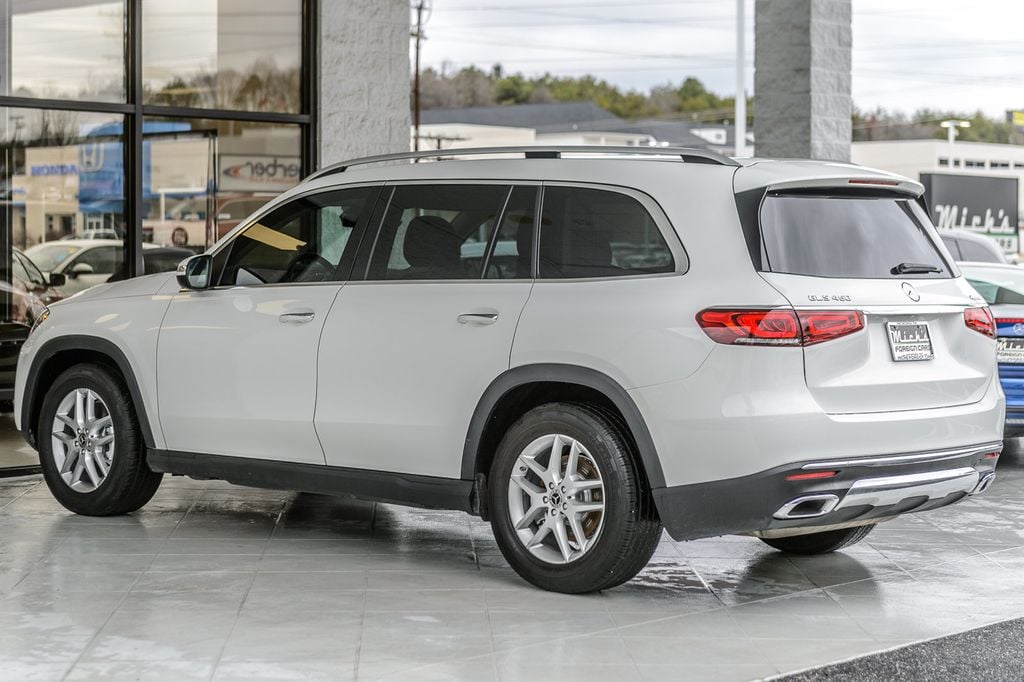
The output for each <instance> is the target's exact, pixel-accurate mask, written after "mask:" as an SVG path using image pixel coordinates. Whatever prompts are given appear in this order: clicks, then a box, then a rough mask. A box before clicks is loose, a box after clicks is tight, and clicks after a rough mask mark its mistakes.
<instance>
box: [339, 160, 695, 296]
mask: <svg viewBox="0 0 1024 682" xmlns="http://www.w3.org/2000/svg"><path fill="white" fill-rule="evenodd" d="M408 185H503V186H509V187H511V189H512V191H513V192H514V191H515V189H516V188H517V187H536V188H537V194H536V197H535V200H536V207H535V209H534V215H535V216H541V215H542V212H543V208H544V189H545V188H546V187H575V188H580V189H594V190H601V191H607V192H613V193H616V194H623V195H625V196H628V197H630V198H632V199H635V200H636V201H638V202H639V203H640V205H641V206H643V208H644V209H645V210H646V211H647V213H648V214H649V215H650V216H651V218H652V219H653V220H654V224H655V226H656V227H657V228H658V231H659V232H660V233H661V237H662V239H664V240H665V244H666V245H667V246H668V248H669V251H671V252H672V259H673V261H674V263H675V267H674V269H673V270H671V271H670V272H652V273H640V274H629V275H611V276H598V277H555V278H550V277H549V278H540V277H538V276H537V275H538V274H539V270H538V261H539V258H540V225H538V220H536V219H534V221H533V253H532V254H531V257H530V261H531V265H530V272H531V275H532V277H531V278H529V279H527V278H517V279H498V278H490V279H489V278H487V277H486V274H487V263H486V262H485V264H484V269H483V271H482V273H481V277H479V278H476V279H416V280H398V279H390V280H388V279H385V280H380V279H368V278H367V276H368V274H369V267H370V262H371V258H372V252H373V250H374V249H375V248H376V244H377V240H378V239H379V238H380V229H381V227H382V223H383V220H384V215H385V214H386V211H387V209H388V208H389V206H390V203H391V196H392V193H393V191H394V189H395V188H397V187H402V186H408ZM389 190H390V191H389ZM509 196H511V192H510V194H509ZM378 207H381V210H380V212H379V214H375V215H374V216H373V220H374V223H375V224H371V225H369V226H368V227H367V233H372V234H373V237H372V239H363V240H362V243H361V244H360V251H359V253H358V254H357V255H356V263H355V267H354V268H353V270H352V273H351V276H350V277H349V279H348V284H349V285H354V284H355V285H366V284H414V283H415V284H490V283H494V284H509V283H512V282H542V283H550V282H605V281H608V280H625V279H650V278H655V277H676V276H678V275H684V274H686V273H687V272H688V271H689V269H690V256H689V254H688V253H687V251H686V247H685V246H684V245H683V242H682V238H681V237H680V236H679V234H678V232H676V229H675V227H674V226H673V225H672V222H671V221H670V220H669V218H668V214H667V213H666V212H665V210H664V209H663V208H662V207H661V204H659V203H658V201H657V200H656V199H655V198H654V197H653V196H651V195H650V194H647V193H646V192H643V191H641V190H638V189H636V188H634V187H627V186H624V185H612V184H606V183H599V182H579V181H573V180H523V179H518V178H514V177H509V178H494V177H489V178H429V179H422V180H419V179H417V180H389V181H385V182H384V191H383V192H382V193H381V195H380V198H379V199H378ZM507 209H508V201H507V200H506V203H505V206H504V207H503V209H502V212H501V213H500V214H499V215H498V218H497V222H496V223H495V224H496V225H500V224H501V221H502V220H503V219H504V217H505V211H506V210H507ZM497 235H498V230H497V229H495V230H493V231H492V232H491V237H490V239H489V240H488V244H487V253H488V255H490V254H491V253H493V250H494V248H495V246H496V239H497Z"/></svg>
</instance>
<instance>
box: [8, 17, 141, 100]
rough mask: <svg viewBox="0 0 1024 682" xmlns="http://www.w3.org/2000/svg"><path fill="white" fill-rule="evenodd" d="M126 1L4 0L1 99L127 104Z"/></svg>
mask: <svg viewBox="0 0 1024 682" xmlns="http://www.w3.org/2000/svg"><path fill="white" fill-rule="evenodd" d="M124 44H125V3H124V0H120V1H114V2H111V1H110V0H105V1H96V0H92V1H91V0H48V1H47V2H40V1H39V0H0V95H9V96H14V97H42V98H47V99H71V100H95V101H100V102H123V101H124V100H125V55H124V52H125V49H124Z"/></svg>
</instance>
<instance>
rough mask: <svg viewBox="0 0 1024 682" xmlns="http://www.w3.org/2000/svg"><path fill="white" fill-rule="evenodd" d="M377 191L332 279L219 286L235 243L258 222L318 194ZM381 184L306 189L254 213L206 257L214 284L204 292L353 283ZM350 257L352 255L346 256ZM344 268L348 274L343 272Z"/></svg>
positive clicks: (376, 218) (375, 216) (373, 220)
mask: <svg viewBox="0 0 1024 682" xmlns="http://www.w3.org/2000/svg"><path fill="white" fill-rule="evenodd" d="M364 188H367V189H374V188H376V189H377V193H376V195H373V196H371V197H370V198H369V200H368V204H369V210H370V212H369V217H368V218H367V219H366V221H365V222H364V223H362V225H356V227H354V228H353V231H352V236H350V237H349V242H348V243H354V246H353V248H352V250H349V249H348V243H346V248H345V251H344V252H343V253H342V258H341V261H339V263H338V267H337V268H335V272H334V278H333V279H330V280H326V281H323V282H270V283H264V284H221V282H220V280H221V277H222V276H223V275H224V266H225V265H226V262H225V261H226V260H227V258H228V257H229V256H230V251H231V247H232V245H233V244H234V243H235V240H236V239H238V237H239V236H241V235H242V233H244V232H245V231H246V230H248V229H249V228H250V227H251V226H252V225H254V224H256V223H258V222H260V221H261V220H263V219H264V218H265V217H267V216H268V215H270V214H271V213H273V212H275V211H277V210H279V209H281V208H283V207H285V206H286V205H287V204H290V203H292V202H295V201H299V200H301V199H306V198H309V197H313V196H318V195H321V194H333V193H335V192H342V191H346V190H352V189H364ZM384 189H385V187H384V183H383V182H372V181H371V182H357V183H351V184H347V185H327V186H322V187H317V188H315V189H309V190H307V191H303V192H297V193H295V194H287V193H285V194H281V195H280V196H279V197H278V198H276V199H274V200H272V201H270V202H268V203H267V204H265V205H264V206H263V208H262V209H261V210H259V211H257V212H256V213H254V214H252V215H251V216H249V218H248V219H247V220H245V221H244V222H241V223H239V224H238V225H236V226H235V227H234V228H233V229H232V231H231V232H229V233H228V234H227V236H225V237H224V238H223V239H222V240H221V241H220V242H218V243H217V244H216V245H215V246H214V247H213V248H212V249H210V250H209V251H208V252H207V253H209V254H210V255H211V256H212V258H213V263H214V278H215V280H216V281H217V284H216V285H214V286H212V287H210V288H209V289H206V291H222V290H225V289H248V288H255V289H263V288H267V287H309V286H337V285H339V284H348V283H351V282H352V281H353V279H352V278H353V275H355V274H356V272H355V269H354V267H353V266H354V265H355V264H356V263H357V261H358V258H359V254H360V251H361V248H362V246H363V241H364V237H365V236H366V234H367V233H368V232H371V231H373V229H374V228H373V226H374V224H375V223H376V222H378V221H379V219H380V217H381V216H380V215H379V211H380V204H381V200H382V198H383V195H384ZM349 254H351V255H349ZM346 268H347V271H345V269H346Z"/></svg>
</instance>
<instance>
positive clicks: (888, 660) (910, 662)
mask: <svg viewBox="0 0 1024 682" xmlns="http://www.w3.org/2000/svg"><path fill="white" fill-rule="evenodd" d="M778 679H781V680H786V681H787V682H817V681H819V680H833V681H836V682H846V681H849V682H854V681H856V682H865V681H868V680H871V681H873V680H928V681H929V682H937V681H939V680H958V681H966V680H985V681H986V682H1003V681H1004V680H1005V681H1007V682H1018V681H1019V680H1022V679H1024V619H1019V620H1011V621H1006V622H1003V623H997V624H995V625H989V626H988V627H983V628H978V629H977V630H969V631H967V632H963V633H960V634H958V635H952V636H950V637H942V638H941V639H933V640H930V641H927V642H922V643H920V644H912V645H910V646H906V647H902V648H899V649H894V650H892V651H887V652H883V653H880V654H875V655H873V656H864V657H863V658H857V659H854V660H852V661H847V662H845V663H838V664H836V665H830V666H826V667H824V668H817V669H815V670H811V671H808V672H804V673H798V674H796V675H789V676H786V677H783V678H778Z"/></svg>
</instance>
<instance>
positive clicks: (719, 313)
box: [697, 308, 864, 346]
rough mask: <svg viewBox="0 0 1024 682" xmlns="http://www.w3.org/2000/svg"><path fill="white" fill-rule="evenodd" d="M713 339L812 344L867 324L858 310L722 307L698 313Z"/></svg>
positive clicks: (748, 343)
mask: <svg viewBox="0 0 1024 682" xmlns="http://www.w3.org/2000/svg"><path fill="white" fill-rule="evenodd" d="M697 324H699V325H700V328H701V329H703V330H704V333H705V334H707V335H708V336H709V337H711V339H712V340H713V341H716V342H718V343H724V344H728V345H742V346H810V345H812V344H815V343H821V342H822V341H828V340H830V339H836V338H839V337H840V336H846V335H847V334H852V333H853V332H855V331H858V330H860V329H863V328H864V316H863V315H862V314H861V313H860V311H858V310H793V309H792V308H775V309H773V310H763V309H760V310H758V309H720V308H709V309H707V310H702V311H700V312H699V313H697Z"/></svg>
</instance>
